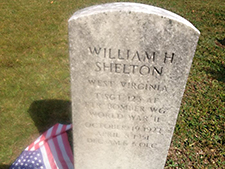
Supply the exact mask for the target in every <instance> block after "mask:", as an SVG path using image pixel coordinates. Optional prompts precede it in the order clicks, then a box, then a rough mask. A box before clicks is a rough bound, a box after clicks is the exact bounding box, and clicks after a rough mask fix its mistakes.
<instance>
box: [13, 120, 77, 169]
mask: <svg viewBox="0 0 225 169" xmlns="http://www.w3.org/2000/svg"><path fill="white" fill-rule="evenodd" d="M71 128H72V125H71V124H70V125H62V124H56V125H54V126H53V127H51V128H50V129H48V130H47V131H46V132H45V133H43V134H42V135H41V136H40V137H38V138H37V139H36V140H35V141H34V142H33V143H32V144H31V145H29V146H28V147H27V148H26V149H25V150H24V152H26V153H27V152H35V151H37V150H38V152H40V155H41V156H42V158H41V160H39V161H40V162H41V163H42V167H40V169H41V168H46V169H73V168H74V167H73V154H72V150H71V147H70V144H69V141H68V137H67V133H66V131H67V130H69V129H71ZM22 154H23V153H22ZM22 154H21V155H22ZM22 160H26V161H25V162H23V163H22V164H23V165H25V164H26V166H29V165H33V164H34V163H35V160H28V159H25V156H24V155H23V156H22V159H18V160H17V161H15V162H14V163H13V165H12V166H11V168H15V169H16V166H19V167H23V166H22V165H21V163H20V162H21V161H22ZM29 161H31V162H32V161H33V164H29V163H28V162H29ZM16 164H17V165H16ZM37 164H38V166H41V165H40V163H38V161H37ZM35 167H37V166H35Z"/></svg>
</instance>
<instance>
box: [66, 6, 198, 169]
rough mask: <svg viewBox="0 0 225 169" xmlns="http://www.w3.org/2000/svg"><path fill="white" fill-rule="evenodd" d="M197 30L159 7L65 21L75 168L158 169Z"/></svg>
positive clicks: (97, 10)
mask: <svg viewBox="0 0 225 169" xmlns="http://www.w3.org/2000/svg"><path fill="white" fill-rule="evenodd" d="M199 35H200V32H199V31H198V30H197V29H196V28H195V27H194V26H193V25H192V24H191V23H190V22H188V21H187V20H185V19H184V18H182V17H180V16H178V15H176V14H174V13H172V12H170V11H167V10H164V9H161V8H157V7H153V6H149V5H144V4H136V3H111V4H104V5H97V6H92V7H89V8H85V9H83V10H80V11H78V12H76V13H74V15H73V16H72V17H71V18H70V19H69V48H70V67H71V92H72V93H71V95H72V116H73V135H74V137H73V139H74V158H75V169H160V168H163V167H164V165H165V161H166V156H167V152H168V149H169V146H170V142H171V138H172V135H173V131H174V127H175V124H176V120H177V115H178V112H179V108H180V104H181V99H182V95H183V93H184V90H185V85H186V81H187V78H188V74H189V70H190V67H191V63H192V59H193V56H194V53H195V49H196V45H197V41H198V38H199Z"/></svg>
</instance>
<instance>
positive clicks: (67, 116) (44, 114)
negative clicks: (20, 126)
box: [28, 100, 71, 133]
mask: <svg viewBox="0 0 225 169" xmlns="http://www.w3.org/2000/svg"><path fill="white" fill-rule="evenodd" d="M28 112H29V114H30V116H31V118H32V119H33V121H34V123H35V125H36V127H37V128H38V130H39V132H40V133H43V132H44V131H46V130H48V129H49V128H50V127H52V126H53V125H55V124H56V123H61V124H69V123H71V102H70V101H67V100H37V101H34V102H33V103H32V104H31V105H30V108H29V110H28Z"/></svg>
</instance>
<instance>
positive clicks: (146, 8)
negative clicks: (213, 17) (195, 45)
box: [68, 2, 200, 35]
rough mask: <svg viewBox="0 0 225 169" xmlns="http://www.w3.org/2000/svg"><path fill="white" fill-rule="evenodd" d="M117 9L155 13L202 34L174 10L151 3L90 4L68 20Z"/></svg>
mask: <svg viewBox="0 0 225 169" xmlns="http://www.w3.org/2000/svg"><path fill="white" fill-rule="evenodd" d="M116 11H124V12H131V11H132V12H140V13H146V14H153V15H158V16H160V17H164V18H168V19H172V20H175V21H177V22H180V23H182V24H185V25H187V26H189V27H190V28H192V29H193V30H194V31H196V32H197V33H198V34H199V35H200V31H199V30H198V29H197V28H196V27H195V26H194V25H193V24H192V23H190V22H189V21H188V20H186V19H185V18H183V17H181V16H179V15H177V14H175V13H173V12H170V11H168V10H165V9H162V8H159V7H155V6H151V5H146V4H140V3H131V2H115V3H106V4H102V5H94V6H90V7H87V8H84V9H81V10H78V11H77V12H75V13H74V14H73V15H72V17H71V18H70V19H69V20H68V22H70V21H72V20H76V19H78V18H79V17H85V16H90V15H94V14H99V13H105V12H116Z"/></svg>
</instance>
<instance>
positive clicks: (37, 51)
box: [0, 0, 225, 169]
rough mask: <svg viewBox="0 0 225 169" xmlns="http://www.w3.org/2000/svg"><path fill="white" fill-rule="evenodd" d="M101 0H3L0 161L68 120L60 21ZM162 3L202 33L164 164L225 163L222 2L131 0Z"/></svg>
mask: <svg viewBox="0 0 225 169" xmlns="http://www.w3.org/2000/svg"><path fill="white" fill-rule="evenodd" d="M106 2H113V1H103V0H95V1H93V0H86V1H84V0H76V1H74V0H55V1H54V0H53V1H50V0H45V1H40V0H33V1H28V0H17V1H15V0H2V1H1V2H0V4H1V10H0V20H1V24H0V36H1V39H0V47H1V48H0V72H1V74H0V79H1V81H0V168H2V169H3V168H8V166H9V165H10V164H11V163H12V162H13V161H14V160H15V159H16V157H18V155H19V154H20V153H21V152H22V150H23V149H24V148H25V147H26V146H27V145H29V144H30V143H31V142H32V141H33V140H34V139H35V138H36V137H37V136H38V135H39V133H41V132H43V131H44V130H46V129H47V128H49V127H50V126H52V125H53V124H55V123H56V122H62V123H69V122H70V121H71V120H70V101H69V100H70V77H69V60H68V40H67V38H68V37H67V33H68V32H67V20H68V19H69V17H70V16H71V15H72V14H73V13H74V12H75V11H77V10H78V9H81V8H84V7H87V6H90V5H94V4H100V3H106ZM132 2H139V3H145V4H150V5H154V6H158V7H162V8H165V9H167V10H170V11H172V12H175V13H177V14H179V15H181V16H183V17H185V18H186V19H187V20H189V21H190V22H192V23H193V24H194V25H195V26H196V27H197V28H198V29H199V30H200V32H201V36H200V40H199V43H198V47H197V50H196V54H195V58H194V60H193V64H192V68H191V72H190V75H189V79H188V83H187V86H186V90H185V94H184V97H183V100H182V106H181V109H180V114H179V117H178V121H177V125H176V129H175V133H174V137H173V141H172V144H171V148H170V151H169V155H168V158H167V163H166V168H208V169H210V168H212V169H214V168H223V167H224V166H225V133H224V131H225V90H224V89H225V85H224V84H225V63H224V62H225V48H224V46H223V45H221V44H220V43H218V41H217V39H220V40H221V39H223V38H225V29H224V28H225V2H223V1H221V0H214V1H210V0H205V1H203V0H195V1H188V0H185V1H184V0H170V1H167V0H161V1H159V0H137V1H132Z"/></svg>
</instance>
